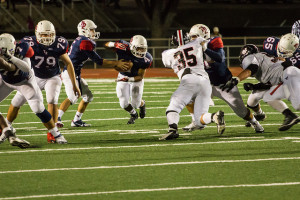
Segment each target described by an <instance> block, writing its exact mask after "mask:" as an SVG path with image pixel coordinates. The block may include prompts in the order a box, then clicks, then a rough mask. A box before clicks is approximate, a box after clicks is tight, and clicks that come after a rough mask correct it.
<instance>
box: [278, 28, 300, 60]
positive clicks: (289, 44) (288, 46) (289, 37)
mask: <svg viewBox="0 0 300 200" xmlns="http://www.w3.org/2000/svg"><path fill="white" fill-rule="evenodd" d="M298 47H299V38H298V37H297V36H296V35H294V34H292V33H288V34H285V35H284V36H282V37H281V38H280V40H279V42H278V46H277V55H278V56H279V57H283V58H289V57H291V56H293V54H294V52H295V51H296V50H297V48H298Z"/></svg>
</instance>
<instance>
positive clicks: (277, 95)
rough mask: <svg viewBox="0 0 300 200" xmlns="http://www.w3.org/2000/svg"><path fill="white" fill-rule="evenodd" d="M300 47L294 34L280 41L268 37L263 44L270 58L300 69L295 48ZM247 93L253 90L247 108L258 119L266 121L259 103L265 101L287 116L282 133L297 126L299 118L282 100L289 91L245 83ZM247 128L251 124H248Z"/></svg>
mask: <svg viewBox="0 0 300 200" xmlns="http://www.w3.org/2000/svg"><path fill="white" fill-rule="evenodd" d="M295 45H299V39H298V37H297V36H296V35H294V34H292V33H288V34H285V35H284V36H282V37H281V38H280V39H279V38H277V37H268V38H267V39H265V40H264V42H263V50H264V52H266V53H267V54H268V55H270V56H274V57H279V58H278V59H281V60H285V61H287V62H290V63H291V65H294V66H296V67H298V68H300V49H299V48H298V49H297V47H295ZM244 88H245V90H246V91H250V90H253V91H252V93H251V94H250V95H249V97H248V100H247V107H249V108H251V109H252V110H253V111H254V115H255V116H259V118H258V119H261V120H263V119H265V118H266V116H265V113H264V112H263V111H262V109H261V106H260V103H259V101H260V100H261V99H263V100H264V101H265V102H266V103H267V104H269V105H270V106H271V107H272V108H274V109H276V110H277V111H279V112H280V113H282V114H283V115H284V116H285V120H284V123H283V124H282V125H281V126H280V127H279V130H280V131H285V130H288V129H289V128H291V127H292V126H293V125H295V122H296V121H295V119H297V118H298V116H297V115H296V114H295V113H293V112H292V111H291V110H290V109H289V108H288V106H287V105H286V103H284V102H283V101H281V99H285V98H287V99H288V96H287V95H288V93H289V91H288V89H287V88H285V87H284V86H282V83H279V84H278V85H276V86H271V85H270V84H262V83H259V84H251V83H244ZM246 126H249V124H247V123H246Z"/></svg>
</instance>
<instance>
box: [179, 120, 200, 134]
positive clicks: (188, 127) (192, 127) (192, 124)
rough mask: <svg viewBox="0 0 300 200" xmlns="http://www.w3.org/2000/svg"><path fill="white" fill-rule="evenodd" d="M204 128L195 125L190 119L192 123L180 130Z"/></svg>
mask: <svg viewBox="0 0 300 200" xmlns="http://www.w3.org/2000/svg"><path fill="white" fill-rule="evenodd" d="M204 128H205V126H197V125H196V123H195V122H194V121H192V123H190V124H189V125H187V126H185V127H183V128H182V130H184V131H190V132H192V131H194V130H202V129H204Z"/></svg>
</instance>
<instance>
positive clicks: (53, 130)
mask: <svg viewBox="0 0 300 200" xmlns="http://www.w3.org/2000/svg"><path fill="white" fill-rule="evenodd" d="M49 132H50V133H51V134H52V135H53V136H54V137H56V136H58V135H60V132H59V130H58V128H57V127H56V126H55V127H54V128H52V129H50V130H49Z"/></svg>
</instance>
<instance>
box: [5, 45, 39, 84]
mask: <svg viewBox="0 0 300 200" xmlns="http://www.w3.org/2000/svg"><path fill="white" fill-rule="evenodd" d="M33 54H34V51H33V49H32V48H31V47H30V46H29V45H28V44H27V43H25V42H20V43H18V44H17V45H16V51H15V55H14V56H15V57H17V58H19V59H23V58H24V57H28V58H30V57H32V56H33ZM0 74H1V76H2V79H3V80H4V81H5V82H7V83H9V84H16V83H20V82H21V81H23V80H25V79H29V73H28V72H23V71H22V70H20V69H18V67H17V68H16V70H15V71H11V72H9V71H4V70H1V69H0Z"/></svg>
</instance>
